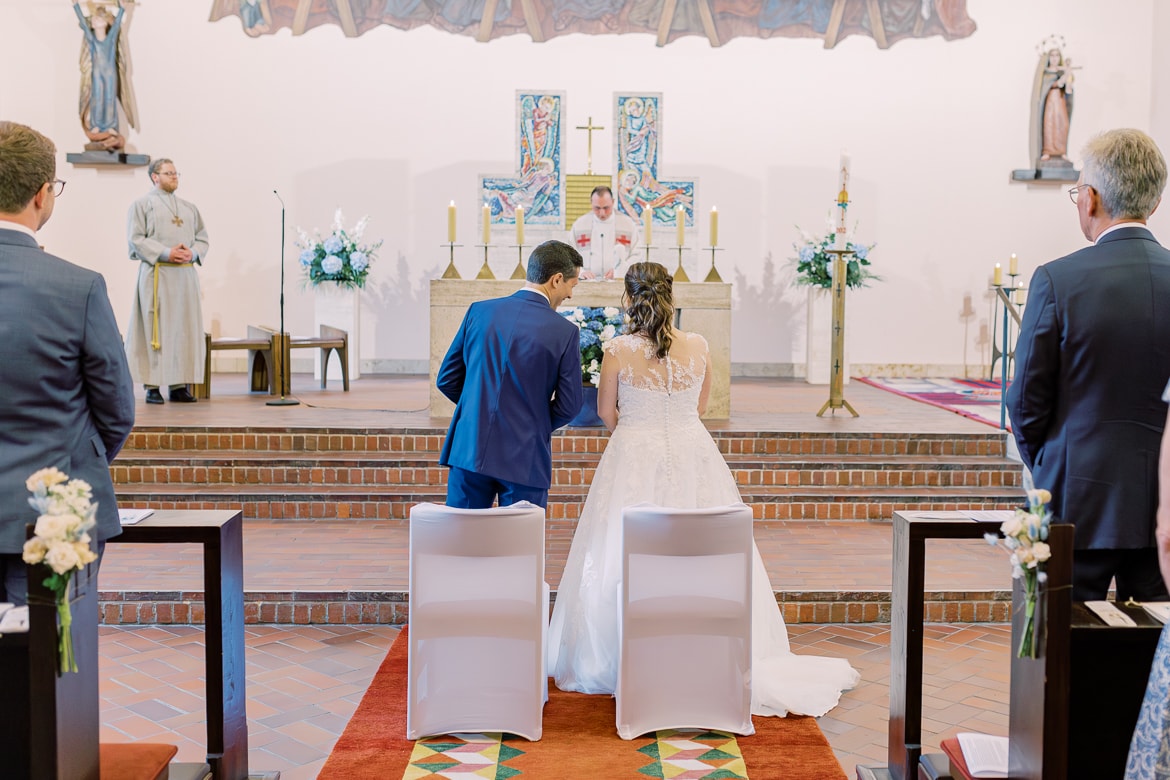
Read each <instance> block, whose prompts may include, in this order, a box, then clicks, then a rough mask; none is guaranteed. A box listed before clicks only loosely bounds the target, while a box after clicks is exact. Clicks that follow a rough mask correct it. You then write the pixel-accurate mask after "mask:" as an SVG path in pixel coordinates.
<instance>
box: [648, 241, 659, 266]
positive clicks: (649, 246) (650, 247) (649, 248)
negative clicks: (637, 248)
mask: <svg viewBox="0 0 1170 780" xmlns="http://www.w3.org/2000/svg"><path fill="white" fill-rule="evenodd" d="M657 248H658V247H656V246H651V245H650V244H647V245H646V262H647V263H649V262H650V250H651V249H657Z"/></svg>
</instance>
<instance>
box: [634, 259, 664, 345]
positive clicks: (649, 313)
mask: <svg viewBox="0 0 1170 780" xmlns="http://www.w3.org/2000/svg"><path fill="white" fill-rule="evenodd" d="M625 297H626V316H627V317H629V320H630V323H629V332H630V333H641V334H642V335H643V336H646V337H647V338H649V339H651V340H652V341H653V342H654V345H655V348H656V350H655V354H656V355H657V357H658V359H659V360H661V359H662V358H665V357H666V355H667V353H669V352H670V340H671V330H672V328H671V326H672V324H673V320H674V279H673V278H672V277H671V275H670V274H669V273H668V272H667V270H666V268H664V267H663V266H661V265H659V264H658V263H634V264H633V265H631V266H630V267H629V269H628V270H627V271H626V296H625Z"/></svg>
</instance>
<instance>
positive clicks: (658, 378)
mask: <svg viewBox="0 0 1170 780" xmlns="http://www.w3.org/2000/svg"><path fill="white" fill-rule="evenodd" d="M677 335H678V338H676V339H675V340H674V342H673V343H672V344H671V345H670V353H669V354H668V355H667V356H666V357H665V358H663V359H659V358H658V357H656V356H655V354H654V342H653V341H652V340H651V339H648V338H647V337H645V336H643V335H640V334H630V335H626V336H618V337H616V338H614V339H611V340H610V341H608V342H606V344H605V346H604V349H605V353H606V355H607V356H609V357H610V358H612V359H614V360H616V361H617V364H618V410H619V413H620V424H621V425H623V426H628V425H630V424H637V423H659V424H661V423H662V422H663V421H664V418H665V419H670V420H672V421H673V422H674V423H676V424H677V423H680V422H683V421H685V420H688V419H694V420H695V421H698V419H699V412H698V406H699V394H700V393H701V392H702V389H703V378H704V376H706V373H707V340H706V339H704V338H703V337H702V336H700V335H699V334H697V333H683V332H677Z"/></svg>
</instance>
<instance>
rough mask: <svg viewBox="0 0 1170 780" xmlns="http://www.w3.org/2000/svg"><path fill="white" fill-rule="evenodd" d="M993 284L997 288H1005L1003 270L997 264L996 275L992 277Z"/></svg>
mask: <svg viewBox="0 0 1170 780" xmlns="http://www.w3.org/2000/svg"><path fill="white" fill-rule="evenodd" d="M991 283H992V284H994V285H995V286H996V287H1002V286H1003V269H1002V268H1000V267H999V263H996V264H995V273H993V274H992V275H991Z"/></svg>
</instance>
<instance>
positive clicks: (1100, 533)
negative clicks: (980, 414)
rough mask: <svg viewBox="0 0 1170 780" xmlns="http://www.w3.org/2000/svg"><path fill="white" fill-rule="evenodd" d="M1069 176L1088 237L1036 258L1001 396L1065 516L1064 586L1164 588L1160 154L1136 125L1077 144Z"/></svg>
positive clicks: (1166, 335)
mask: <svg viewBox="0 0 1170 780" xmlns="http://www.w3.org/2000/svg"><path fill="white" fill-rule="evenodd" d="M1084 157H1085V162H1084V168H1083V171H1082V173H1081V178H1080V181H1079V182H1078V183H1077V186H1076V187H1073V188H1072V189H1071V190H1069V194H1070V195H1071V196H1072V198H1073V201H1074V202H1075V203H1076V207H1077V214H1078V216H1079V217H1080V223H1081V230H1082V232H1083V233H1084V234H1085V238H1087V239H1088V240H1089V241H1092V242H1093V246H1090V247H1086V248H1085V249H1081V250H1080V251H1077V252H1074V253H1072V254H1071V255H1068V256H1067V257H1062V258H1060V259H1059V260H1054V261H1052V262H1050V263H1046V264H1044V265H1042V266H1040V267H1039V268H1038V269H1037V270H1036V273H1035V275H1034V276H1033V277H1032V284H1031V287H1030V288H1029V290H1028V305H1027V307H1026V308H1025V309H1024V317H1023V323H1022V325H1021V327H1020V337H1019V340H1018V342H1017V344H1016V376H1015V381H1014V382H1013V383H1012V385H1011V387H1010V388H1008V393H1007V405H1008V411H1009V412H1010V414H1011V419H1012V428H1013V432H1014V434H1015V438H1016V442H1017V443H1018V444H1019V448H1020V455H1021V457H1022V458H1023V461H1024V465H1025V466H1027V467H1028V468H1029V469H1031V471H1032V479H1033V481H1034V482H1035V485H1036V487H1038V488H1047V489H1048V490H1050V491H1051V492H1052V504H1051V508H1052V511H1053V513H1054V515H1055V516H1056V517H1057V518H1058V519H1059V520H1060V521H1063V522H1068V523H1072V524H1074V525H1075V526H1076V534H1075V542H1074V552H1073V598H1074V599H1076V600H1077V601H1090V600H1100V599H1104V598H1105V594H1106V592H1107V591H1108V589H1109V583H1110V581H1111V580H1112V579H1113V578H1114V577H1116V579H1117V599H1118V601H1124V600H1125V599H1127V598H1129V597H1131V596H1132V597H1133V598H1136V599H1139V600H1150V599H1158V598H1166V596H1167V592H1166V586H1165V584H1164V583H1163V582H1162V577H1161V574H1160V572H1159V569H1158V556H1157V548H1156V546H1155V541H1154V515H1155V511H1156V508H1157V506H1158V450H1159V442H1160V440H1161V436H1162V428H1163V426H1164V425H1165V422H1166V404H1165V402H1163V401H1162V400H1161V395H1162V389H1163V388H1164V387H1165V386H1166V379H1167V377H1170V251H1167V250H1166V249H1164V248H1162V247H1161V246H1160V245H1159V244H1158V242H1157V241H1156V240H1154V236H1153V234H1152V233H1151V232H1150V230H1149V229H1148V228H1147V227H1146V224H1145V223H1146V219H1147V218H1148V217H1149V215H1150V214H1152V213H1153V211H1154V209H1155V208H1156V207H1157V205H1158V202H1159V200H1160V199H1161V196H1162V191H1163V189H1165V186H1166V160H1165V158H1164V157H1163V156H1162V154H1161V152H1159V151H1158V147H1157V145H1156V144H1155V143H1154V141H1153V140H1152V139H1151V138H1150V137H1149V136H1147V135H1146V134H1145V133H1142V132H1141V131H1138V130H1111V131H1109V132H1106V133H1102V134H1101V135H1098V136H1096V137H1094V138H1093V139H1092V140H1090V141H1089V144H1088V146H1087V147H1086V148H1085V151H1084Z"/></svg>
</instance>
